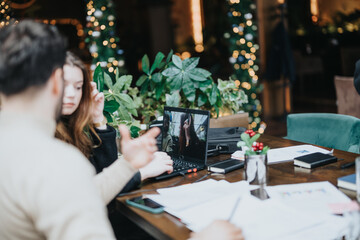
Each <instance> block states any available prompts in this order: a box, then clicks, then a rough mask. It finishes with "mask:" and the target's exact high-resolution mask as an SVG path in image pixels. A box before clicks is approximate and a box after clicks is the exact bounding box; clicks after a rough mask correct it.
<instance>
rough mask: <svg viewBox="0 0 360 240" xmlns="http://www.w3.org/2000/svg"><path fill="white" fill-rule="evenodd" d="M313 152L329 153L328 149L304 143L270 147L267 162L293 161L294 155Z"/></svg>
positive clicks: (298, 155)
mask: <svg viewBox="0 0 360 240" xmlns="http://www.w3.org/2000/svg"><path fill="white" fill-rule="evenodd" d="M315 152H320V153H325V154H329V153H330V151H328V150H326V149H323V148H319V147H315V146H312V145H308V144H305V145H298V146H291V147H283V148H275V149H270V150H269V151H268V152H267V159H268V164H273V163H279V162H286V161H293V160H294V158H296V157H300V156H303V155H307V154H310V153H315Z"/></svg>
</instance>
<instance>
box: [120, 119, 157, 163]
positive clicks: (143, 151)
mask: <svg viewBox="0 0 360 240" xmlns="http://www.w3.org/2000/svg"><path fill="white" fill-rule="evenodd" d="M119 131H120V135H121V142H120V143H121V153H122V154H123V156H124V159H125V160H126V161H128V162H129V163H130V164H131V165H132V166H133V167H134V168H136V169H139V168H142V167H144V166H145V165H146V164H148V163H149V162H150V161H151V160H153V159H154V153H155V152H156V151H157V147H156V139H155V137H156V136H157V135H159V133H160V129H159V128H152V129H150V130H149V131H147V133H145V134H144V135H142V136H141V137H138V138H135V139H131V136H130V131H129V129H128V128H127V127H126V126H125V125H120V126H119Z"/></svg>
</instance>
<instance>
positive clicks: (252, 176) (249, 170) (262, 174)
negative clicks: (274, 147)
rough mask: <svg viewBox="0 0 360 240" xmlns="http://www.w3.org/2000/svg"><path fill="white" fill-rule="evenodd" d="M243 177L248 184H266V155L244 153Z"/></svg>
mask: <svg viewBox="0 0 360 240" xmlns="http://www.w3.org/2000/svg"><path fill="white" fill-rule="evenodd" d="M244 168H245V179H246V181H248V182H249V184H254V185H266V181H267V155H266V154H262V155H245V167H244Z"/></svg>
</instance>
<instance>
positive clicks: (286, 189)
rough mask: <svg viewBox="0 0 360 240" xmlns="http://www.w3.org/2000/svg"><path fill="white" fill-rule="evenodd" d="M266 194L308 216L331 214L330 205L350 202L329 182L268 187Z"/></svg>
mask: <svg viewBox="0 0 360 240" xmlns="http://www.w3.org/2000/svg"><path fill="white" fill-rule="evenodd" d="M266 192H267V193H268V195H269V196H270V198H272V199H277V200H279V201H281V202H282V203H284V204H286V205H288V206H290V207H293V208H296V209H299V210H301V211H303V212H308V213H309V214H331V213H332V211H331V208H330V206H329V205H330V204H334V203H350V202H351V199H350V198H349V197H347V196H346V195H345V194H344V193H342V192H341V191H339V190H338V189H337V188H336V187H335V186H334V185H332V184H331V183H329V182H313V183H298V184H287V185H277V186H269V187H266Z"/></svg>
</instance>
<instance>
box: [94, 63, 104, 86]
mask: <svg viewBox="0 0 360 240" xmlns="http://www.w3.org/2000/svg"><path fill="white" fill-rule="evenodd" d="M93 79H94V82H96V86H97V89H98V91H99V92H103V91H104V72H103V70H102V68H101V66H100V64H99V65H98V66H97V67H96V68H95V71H94V77H93Z"/></svg>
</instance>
